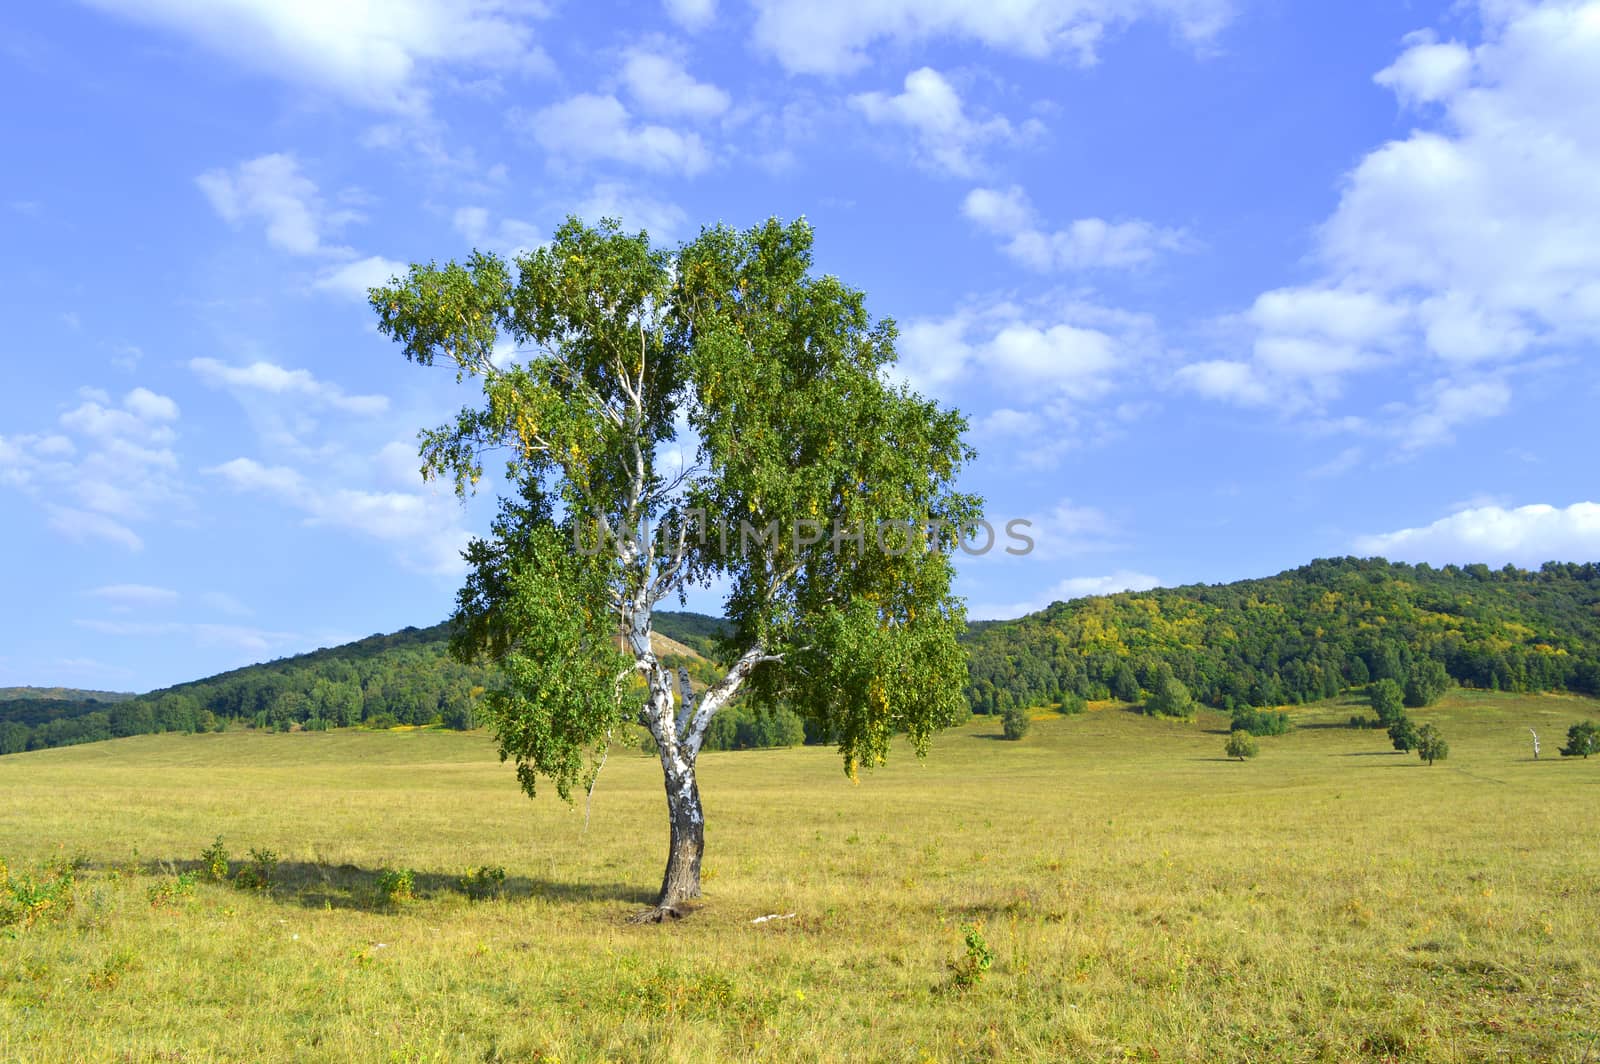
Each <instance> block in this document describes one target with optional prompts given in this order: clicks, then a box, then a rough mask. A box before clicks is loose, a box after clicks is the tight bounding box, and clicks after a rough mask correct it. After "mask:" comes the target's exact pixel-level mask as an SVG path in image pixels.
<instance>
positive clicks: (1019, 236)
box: [961, 185, 1189, 272]
mask: <svg viewBox="0 0 1600 1064" xmlns="http://www.w3.org/2000/svg"><path fill="white" fill-rule="evenodd" d="M961 213H962V214H964V215H965V216H966V217H967V218H968V220H970V221H972V222H973V223H975V224H976V225H978V226H979V227H980V228H982V229H984V230H987V231H988V232H991V233H994V234H996V235H998V236H1001V237H1004V238H1005V239H1006V243H1005V244H1004V245H1002V247H1003V250H1004V251H1005V253H1006V254H1007V255H1009V256H1010V257H1011V258H1013V259H1015V260H1016V261H1018V262H1020V263H1022V264H1023V265H1024V266H1027V267H1029V268H1030V269H1034V270H1038V271H1040V272H1049V271H1053V270H1089V269H1126V268H1130V267H1135V266H1142V265H1144V264H1146V263H1148V262H1150V261H1151V260H1153V259H1154V258H1156V257H1157V256H1158V255H1160V254H1162V253H1164V252H1170V251H1181V250H1183V249H1184V248H1186V247H1187V246H1188V245H1189V240H1188V237H1187V236H1186V235H1185V234H1184V232H1183V231H1182V230H1181V229H1163V228H1160V227H1158V226H1155V225H1152V224H1151V223H1149V222H1146V221H1143V220H1141V219H1137V218H1135V219H1132V220H1129V221H1123V222H1108V221H1106V220H1105V219H1103V218H1079V219H1077V220H1076V221H1073V222H1069V223H1068V224H1067V226H1066V227H1065V228H1064V229H1058V230H1055V231H1053V232H1052V231H1047V230H1045V229H1043V228H1041V227H1040V225H1039V223H1038V217H1037V213H1036V212H1035V211H1034V208H1033V204H1032V202H1031V201H1030V200H1029V199H1028V194H1027V193H1026V192H1025V191H1024V190H1023V189H1022V188H1021V187H1020V186H1017V185H1012V186H1011V187H1009V188H1005V189H993V188H975V189H973V190H972V191H971V192H969V193H967V198H966V199H965V200H963V201H962V204H961Z"/></svg>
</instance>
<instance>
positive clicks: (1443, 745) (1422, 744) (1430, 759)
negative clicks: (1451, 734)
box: [1416, 724, 1450, 765]
mask: <svg viewBox="0 0 1600 1064" xmlns="http://www.w3.org/2000/svg"><path fill="white" fill-rule="evenodd" d="M1416 751H1417V756H1418V757H1420V758H1422V760H1424V761H1426V762H1427V763H1428V764H1430V765H1431V764H1433V763H1434V762H1435V761H1443V760H1444V759H1445V758H1447V757H1449V756H1450V744H1449V743H1447V742H1445V739H1444V736H1443V735H1441V734H1439V729H1438V728H1437V727H1435V726H1434V725H1432V724H1424V725H1423V726H1422V727H1421V728H1419V729H1417V741H1416Z"/></svg>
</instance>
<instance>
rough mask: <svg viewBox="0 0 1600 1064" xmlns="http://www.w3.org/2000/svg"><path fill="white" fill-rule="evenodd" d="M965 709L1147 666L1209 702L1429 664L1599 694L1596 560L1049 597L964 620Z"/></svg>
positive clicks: (1270, 697)
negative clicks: (1029, 609)
mask: <svg viewBox="0 0 1600 1064" xmlns="http://www.w3.org/2000/svg"><path fill="white" fill-rule="evenodd" d="M967 646H968V650H969V653H970V665H971V680H970V683H969V686H968V691H967V693H968V697H969V699H970V700H971V702H972V705H973V707H974V708H975V709H977V710H978V711H979V712H1001V711H1003V710H1004V709H1005V708H1006V707H1008V706H1010V705H1013V704H1015V705H1022V706H1026V705H1037V704H1041V703H1044V702H1047V701H1056V700H1059V699H1060V698H1061V697H1062V696H1063V695H1067V694H1076V695H1079V696H1081V697H1084V698H1089V699H1094V698H1108V697H1113V696H1114V697H1118V698H1122V699H1125V700H1127V701H1130V702H1131V701H1139V700H1140V697H1141V689H1143V690H1151V689H1153V687H1154V682H1155V679H1156V676H1157V673H1158V672H1159V670H1160V668H1161V666H1162V665H1163V664H1165V665H1167V666H1169V667H1170V668H1171V669H1172V672H1173V673H1174V675H1175V676H1176V677H1177V679H1179V680H1181V681H1182V682H1183V683H1184V684H1185V685H1187V687H1188V688H1189V690H1190V691H1191V692H1193V694H1194V696H1195V698H1197V699H1199V700H1200V701H1202V702H1206V703H1209V704H1211V705H1213V706H1217V707H1219V708H1224V709H1231V708H1234V707H1236V706H1245V705H1250V706H1277V705H1284V704H1293V703H1299V702H1308V701H1314V700H1316V699H1319V698H1326V697H1330V696H1332V695H1335V694H1337V693H1338V692H1339V691H1341V690H1343V689H1345V688H1347V687H1350V686H1354V685H1359V684H1365V683H1367V682H1369V681H1371V680H1378V679H1385V678H1390V679H1395V680H1397V681H1399V682H1400V683H1401V684H1402V685H1403V684H1404V683H1405V682H1406V680H1407V678H1408V677H1409V676H1410V675H1411V674H1412V672H1413V671H1417V670H1419V666H1420V667H1421V668H1424V669H1432V666H1421V663H1422V662H1424V661H1425V660H1432V661H1436V662H1438V663H1440V664H1442V665H1443V666H1444V668H1445V670H1446V671H1447V672H1448V673H1449V675H1450V677H1452V678H1453V679H1454V680H1456V681H1457V682H1458V683H1461V684H1463V685H1465V686H1469V687H1481V688H1487V689H1497V690H1509V691H1543V690H1570V691H1576V692H1581V693H1584V694H1590V695H1600V565H1595V564H1593V563H1590V564H1582V565H1579V564H1568V563H1557V562H1551V563H1547V564H1546V565H1544V566H1543V567H1542V568H1541V569H1539V570H1538V571H1537V572H1529V571H1526V570H1522V569H1517V568H1513V567H1510V566H1508V567H1506V568H1504V569H1498V570H1491V569H1489V568H1488V567H1487V566H1484V565H1469V566H1466V567H1464V568H1459V567H1456V566H1453V565H1450V566H1445V567H1444V568H1442V569H1435V568H1432V567H1430V566H1427V565H1417V566H1412V565H1403V564H1396V563H1390V562H1386V561H1384V560H1382V559H1381V558H1378V559H1358V558H1335V559H1319V560H1318V561H1314V562H1312V563H1311V564H1310V565H1306V566H1303V567H1301V568H1299V569H1293V570H1290V571H1288V572H1285V573H1280V574H1278V575H1277V576H1272V577H1267V578H1265V579H1261V580H1242V581H1239V582H1238V583H1233V584H1217V585H1205V584H1195V585H1191V586H1188V587H1176V588H1162V589H1158V590H1155V591H1142V592H1128V593H1123V594H1118V595H1107V596H1099V597H1095V598H1085V599H1076V600H1074V601H1071V602H1058V603H1055V604H1054V605H1052V606H1050V607H1049V608H1048V609H1045V610H1042V611H1040V612H1039V613H1035V614H1030V615H1029V616H1027V617H1023V618H1021V619H1019V620H1015V621H1005V622H1000V623H995V624H987V625H983V626H982V627H978V626H976V625H975V626H974V630H973V631H972V632H971V633H970V634H969V636H968V639H967Z"/></svg>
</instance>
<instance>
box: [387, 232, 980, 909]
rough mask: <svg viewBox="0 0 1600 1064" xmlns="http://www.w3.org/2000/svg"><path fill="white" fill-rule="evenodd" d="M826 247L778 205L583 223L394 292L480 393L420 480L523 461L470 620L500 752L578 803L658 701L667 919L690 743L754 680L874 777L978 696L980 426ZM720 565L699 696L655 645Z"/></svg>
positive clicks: (435, 360)
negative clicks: (683, 227)
mask: <svg viewBox="0 0 1600 1064" xmlns="http://www.w3.org/2000/svg"><path fill="white" fill-rule="evenodd" d="M812 239H813V238H812V231H811V229H810V227H809V226H807V225H806V224H805V223H804V222H796V223H792V224H788V225H784V224H780V223H779V222H777V221H775V220H774V221H769V222H767V223H765V224H763V225H759V226H756V227H754V228H751V229H748V230H744V231H736V230H733V229H730V228H727V227H722V226H719V227H715V228H710V229H706V230H704V231H703V232H702V233H701V234H700V236H699V237H698V238H696V239H695V240H693V241H690V242H689V243H687V244H685V245H683V246H681V247H679V248H677V249H675V250H666V249H662V248H659V247H655V246H652V245H651V243H650V240H649V238H648V236H647V235H646V234H644V233H639V234H628V233H624V232H623V231H622V230H621V229H620V227H619V226H618V225H616V224H615V223H613V222H610V221H604V222H602V223H601V224H600V225H598V226H593V227H591V226H588V225H585V224H583V223H581V222H579V221H577V220H576V219H569V220H568V221H567V222H566V223H565V224H563V225H562V226H561V227H560V228H559V229H558V230H557V232H556V233H555V236H554V238H553V239H552V241H551V242H550V244H549V245H548V246H546V247H543V248H540V249H538V250H537V251H534V252H531V253H528V254H525V255H522V256H519V257H518V258H517V259H516V260H515V262H507V261H505V260H503V259H501V258H500V257H498V256H496V255H493V254H488V253H483V252H475V253H474V254H473V255H472V256H471V257H470V258H468V259H467V261H466V262H465V263H462V264H458V263H456V262H450V263H447V264H446V265H444V266H439V265H436V264H432V263H429V264H418V265H414V266H412V267H411V269H410V271H409V273H408V276H407V277H406V278H404V279H400V280H397V281H396V282H395V283H393V284H391V285H390V286H387V287H382V288H376V289H374V290H373V291H372V293H371V301H372V306H373V308H374V310H375V311H376V312H377V314H378V318H379V325H380V328H381V329H382V331H383V332H384V333H385V334H386V335H388V336H390V337H392V338H393V339H395V340H396V341H397V342H399V343H400V344H401V345H402V346H403V348H404V351H405V354H406V357H407V358H408V359H410V360H412V361H414V362H417V363H420V364H422V365H425V366H426V365H434V364H443V365H446V366H448V367H449V368H451V369H453V370H454V371H455V373H456V376H457V379H458V380H461V379H466V378H472V379H473V380H475V381H476V383H477V384H478V385H479V386H480V387H481V402H478V403H476V404H474V405H469V406H468V407H466V408H465V409H463V410H462V411H461V413H460V414H459V416H458V417H457V418H456V419H455V420H454V421H453V422H451V423H449V424H447V425H444V426H442V427H440V428H438V429H435V430H431V431H427V432H424V433H423V434H422V448H421V453H422V459H423V465H424V474H425V475H426V476H430V477H442V478H446V479H448V480H450V481H452V482H453V483H454V485H455V487H456V489H457V491H459V492H462V493H466V492H470V491H473V490H475V489H476V487H477V486H478V484H479V483H480V481H481V480H482V478H483V477H484V475H485V466H484V462H485V460H486V457H487V456H488V455H490V454H494V455H496V456H498V457H499V458H501V459H503V461H504V474H503V484H504V485H505V488H506V491H505V494H504V496H503V497H502V500H501V505H500V511H499V515H498V517H497V518H496V520H495V522H494V524H493V527H492V528H491V529H490V533H489V535H488V536H487V537H485V538H481V539H478V540H475V541H474V542H473V543H472V545H471V546H470V547H469V549H468V561H469V564H470V567H471V572H470V575H469V577H468V580H467V583H466V586H465V587H464V588H463V589H462V591H461V593H460V595H459V597H458V606H457V611H456V614H455V618H454V621H455V625H456V636H455V641H454V648H455V651H456V653H457V654H458V656H459V657H460V658H461V659H462V660H464V661H467V660H478V659H483V660H487V661H490V662H493V663H495V664H496V665H498V667H499V673H498V675H499V676H500V677H501V680H502V682H499V683H497V684H495V685H494V686H493V687H492V688H491V690H490V693H489V695H488V696H487V698H486V700H485V707H486V713H487V716H488V718H489V720H490V723H491V725H492V726H493V728H494V730H495V733H496V735H497V736H498V738H499V741H500V749H501V753H502V756H503V757H505V758H508V759H511V760H514V761H515V762H516V765H517V773H518V777H519V779H520V780H521V782H522V785H523V786H524V788H525V789H527V790H528V791H529V792H530V793H532V792H533V791H534V789H535V787H536V781H537V780H538V778H540V777H547V778H549V779H551V780H552V781H553V782H554V784H555V786H556V788H557V790H558V791H559V792H560V793H561V794H562V795H563V796H566V795H568V794H570V792H571V789H572V788H573V787H574V786H575V785H580V784H585V785H586V784H591V783H592V781H593V779H594V776H595V773H596V772H597V771H598V770H599V766H600V765H602V764H603V762H604V758H605V754H606V751H607V749H608V746H609V744H610V742H611V741H612V738H613V736H614V735H615V733H616V731H617V729H618V728H619V727H620V726H621V725H623V724H624V723H625V722H627V721H630V720H633V719H636V718H637V719H640V720H641V721H642V722H643V723H644V724H645V725H646V726H647V727H648V728H649V730H650V733H651V736H652V738H653V739H654V740H655V743H656V746H657V749H658V751H659V754H660V757H661V763H662V770H663V775H664V779H665V782H666V785H667V791H668V809H669V815H670V820H671V828H672V835H671V847H670V851H669V861H668V869H667V874H666V876H665V877H664V881H663V886H662V892H661V898H660V904H659V909H660V910H661V911H663V912H670V911H674V909H675V906H676V904H677V902H678V901H679V900H681V898H683V897H692V896H694V895H695V894H697V893H698V891H699V853H700V848H701V845H702V840H703V818H702V816H701V812H700V804H699V794H698V787H697V784H696V780H695V773H694V765H695V758H696V756H697V755H698V753H699V751H700V749H701V747H702V745H703V743H704V741H705V737H706V734H707V730H708V728H709V725H710V722H711V720H712V718H714V717H715V716H716V714H717V713H718V712H719V711H720V710H721V709H722V708H723V707H725V706H726V705H727V704H728V703H729V701H730V700H731V699H732V698H733V696H734V695H735V694H736V693H737V692H739V691H740V690H741V689H745V688H747V689H748V690H749V692H750V694H751V696H752V697H754V698H755V699H756V700H757V701H759V702H762V703H777V702H780V701H781V702H782V703H784V704H786V705H788V706H791V707H793V709H794V710H795V711H796V712H798V713H799V714H801V715H802V716H803V717H806V718H807V719H809V720H810V721H812V722H815V723H816V724H817V725H818V726H820V727H821V728H822V729H824V730H825V732H826V733H827V734H829V735H830V736H831V737H832V738H833V740H834V741H835V742H836V743H837V745H838V748H839V751H840V754H841V756H842V758H843V762H844V766H845V769H846V771H847V772H849V773H851V774H852V775H853V774H854V773H855V771H856V769H857V768H858V767H860V766H872V765H876V764H879V763H881V762H882V761H883V760H884V759H885V758H886V756H887V754H888V750H889V740H890V738H891V737H892V736H893V735H895V734H896V733H904V734H905V735H907V736H908V737H909V738H910V740H911V742H912V744H913V747H914V748H915V749H917V750H918V751H919V752H921V751H922V750H924V749H925V748H926V744H927V742H928V739H929V738H930V737H931V735H932V734H933V732H934V731H936V730H937V729H938V728H940V727H943V726H945V725H947V724H949V723H952V722H954V721H955V720H957V719H960V718H961V717H962V716H963V715H964V713H965V703H964V700H963V698H962V688H963V685H964V684H965V681H966V662H965V656H964V654H963V651H962V649H961V647H960V645H959V644H958V642H957V637H958V636H959V635H960V634H961V632H962V631H963V630H964V627H965V615H964V611H963V609H962V606H961V603H960V601H959V600H958V599H956V598H955V597H954V596H953V595H952V594H951V591H950V582H951V577H952V568H951V564H950V559H949V552H950V551H951V550H952V549H954V547H955V545H956V543H957V541H958V538H959V536H960V534H961V531H962V529H963V528H964V527H966V526H967V525H968V524H969V523H970V522H972V521H973V520H975V519H976V517H977V516H978V502H977V500H976V499H975V498H972V497H970V496H968V495H964V494H961V493H959V492H957V491H956V490H955V488H954V484H955V480H956V477H957V475H958V473H959V470H960V468H961V466H962V464H963V463H964V462H965V461H966V460H968V459H969V458H970V457H971V451H970V449H969V448H968V447H967V446H966V444H965V443H963V442H962V439H961V435H962V432H963V431H964V429H965V424H966V423H965V421H964V419H963V418H962V417H961V416H960V415H959V414H958V413H956V412H954V411H949V410H944V409H941V408H940V407H939V406H937V405H936V404H935V403H932V402H930V401H928V400H925V399H923V398H921V397H920V396H917V395H916V394H914V393H913V392H911V391H909V390H908V389H906V388H905V387H902V386H897V385H894V384H891V383H890V382H889V373H890V372H891V366H892V364H893V362H894V359H895V350H894V342H895V337H896V330H895V327H894V324H893V322H892V321H888V320H876V321H875V320H873V319H872V318H871V317H870V316H869V315H868V313H867V311H866V307H865V297H864V296H863V294H862V293H861V292H859V291H857V290H855V289H852V288H850V287H848V286H846V285H845V284H843V283H842V282H840V281H839V280H838V279H836V278H834V277H830V276H815V275H813V273H812V272H811V264H812ZM507 340H509V342H510V343H511V344H512V345H514V347H515V349H516V355H515V356H514V357H511V358H502V357H501V355H502V353H503V350H504V348H503V344H504V342H505V341H507ZM713 581H719V582H722V583H723V584H724V585H725V586H726V587H727V588H728V589H729V590H728V593H727V599H726V617H727V628H726V631H725V634H724V637H723V639H722V651H723V653H722V658H723V660H724V661H726V662H727V663H728V670H727V672H726V674H725V675H724V676H723V677H722V678H721V679H720V680H719V681H718V682H717V683H715V684H713V685H712V686H711V687H710V688H709V689H708V690H706V691H705V692H703V693H701V694H698V695H696V694H693V693H686V692H684V691H682V690H681V688H680V685H679V684H678V683H677V682H676V678H675V677H674V675H673V674H672V671H671V670H670V669H669V668H667V667H666V666H665V665H664V664H663V663H662V662H661V661H660V659H659V658H658V656H657V655H656V654H655V653H654V652H653V650H652V647H651V643H650V633H651V628H652V616H653V613H654V611H655V608H656V605H657V603H659V602H661V601H662V600H663V599H664V598H666V597H667V596H669V595H673V594H678V593H681V591H682V590H683V589H684V588H685V587H687V586H690V585H693V584H710V583H711V582H713ZM635 678H637V679H638V680H642V682H643V691H642V692H641V691H640V690H639V689H638V688H637V686H636V685H635V683H634V682H633V681H634V680H635Z"/></svg>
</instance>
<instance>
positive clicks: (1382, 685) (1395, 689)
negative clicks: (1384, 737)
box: [1367, 680, 1405, 728]
mask: <svg viewBox="0 0 1600 1064" xmlns="http://www.w3.org/2000/svg"><path fill="white" fill-rule="evenodd" d="M1367 697H1368V698H1370V699H1371V700H1372V712H1373V713H1375V714H1377V717H1378V722H1379V723H1380V724H1382V725H1383V726H1384V727H1386V728H1387V727H1389V726H1390V725H1392V724H1394V723H1395V721H1397V720H1399V719H1400V718H1401V717H1402V716H1404V714H1405V692H1404V691H1403V690H1402V689H1401V687H1400V685H1399V684H1397V683H1395V682H1394V681H1393V680H1379V681H1377V682H1376V683H1374V684H1372V686H1370V687H1368V688H1367Z"/></svg>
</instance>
